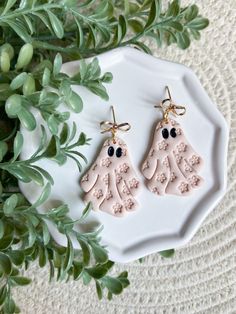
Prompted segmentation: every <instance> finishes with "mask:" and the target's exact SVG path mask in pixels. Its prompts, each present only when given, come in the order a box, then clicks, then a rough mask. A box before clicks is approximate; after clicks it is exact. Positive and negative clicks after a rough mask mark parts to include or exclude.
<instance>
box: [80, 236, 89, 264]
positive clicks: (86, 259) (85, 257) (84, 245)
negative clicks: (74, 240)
mask: <svg viewBox="0 0 236 314" xmlns="http://www.w3.org/2000/svg"><path fill="white" fill-rule="evenodd" d="M78 242H79V244H80V246H81V249H82V252H83V263H84V265H88V263H89V261H90V249H89V246H88V244H87V243H86V242H85V241H84V240H82V239H78Z"/></svg>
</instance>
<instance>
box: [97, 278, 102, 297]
mask: <svg viewBox="0 0 236 314" xmlns="http://www.w3.org/2000/svg"><path fill="white" fill-rule="evenodd" d="M96 291H97V295H98V299H99V300H101V299H102V286H101V285H100V283H99V282H98V281H97V280H96Z"/></svg>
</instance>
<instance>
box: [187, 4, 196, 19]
mask: <svg viewBox="0 0 236 314" xmlns="http://www.w3.org/2000/svg"><path fill="white" fill-rule="evenodd" d="M197 15H198V7H197V6H196V4H193V5H191V6H189V7H188V9H187V11H186V13H185V18H186V20H187V21H188V22H189V21H192V20H193V19H195V18H196V17H197Z"/></svg>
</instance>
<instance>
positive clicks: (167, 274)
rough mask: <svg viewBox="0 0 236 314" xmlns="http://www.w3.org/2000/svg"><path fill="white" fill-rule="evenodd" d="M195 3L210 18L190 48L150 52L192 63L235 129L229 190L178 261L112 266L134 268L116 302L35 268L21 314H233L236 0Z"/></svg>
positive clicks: (20, 296)
mask: <svg viewBox="0 0 236 314" xmlns="http://www.w3.org/2000/svg"><path fill="white" fill-rule="evenodd" d="M190 2H191V3H192V2H194V1H190V0H188V1H187V0H186V1H182V4H187V3H190ZM195 2H196V4H197V5H198V6H199V7H200V10H201V12H202V14H203V15H204V16H206V17H208V18H209V20H210V25H209V27H208V28H207V29H206V30H204V31H203V32H202V37H201V39H200V41H194V42H193V43H192V44H191V46H190V48H189V49H187V50H185V51H183V50H180V49H178V48H177V47H175V46H171V47H169V48H162V49H158V48H156V47H155V48H154V46H153V50H154V55H155V56H157V57H160V58H163V59H167V60H171V61H176V62H180V63H183V64H185V65H187V66H189V67H191V68H192V69H193V70H194V71H195V73H196V74H197V76H198V78H199V79H200V81H201V83H202V84H203V86H204V88H205V89H206V91H207V92H208V94H209V95H210V97H211V99H212V100H213V102H214V103H215V104H217V106H218V108H219V110H220V111H221V113H222V114H223V115H224V117H225V119H226V121H227V123H228V126H229V128H230V130H231V131H230V141H229V151H228V190H227V194H226V195H225V197H224V199H223V200H222V201H221V202H220V204H219V205H218V206H217V208H215V210H214V211H213V212H212V213H211V214H210V215H209V216H208V217H207V219H206V220H205V222H204V223H203V225H202V226H201V228H200V230H199V231H198V232H197V234H196V235H195V236H194V238H193V239H192V241H191V242H190V243H189V244H188V245H186V246H185V247H183V248H179V249H178V250H177V251H176V254H175V256H174V257H173V258H171V259H163V258H161V257H160V255H159V254H158V253H157V254H153V255H150V256H148V257H146V258H144V261H143V263H141V264H140V263H139V262H138V261H137V262H133V263H130V264H128V265H117V266H116V267H115V269H114V271H117V272H120V271H122V270H124V269H127V270H128V271H129V277H130V281H131V285H130V287H129V288H127V289H125V291H124V293H123V294H122V295H120V296H117V297H114V298H113V300H111V301H108V300H106V299H104V300H102V301H98V299H97V296H96V291H95V286H94V284H90V285H89V286H88V287H85V286H83V284H82V282H80V281H78V282H73V281H70V282H69V283H51V284H50V283H48V273H49V270H48V269H47V268H44V269H40V268H39V267H38V266H37V265H36V264H35V265H32V266H31V268H30V270H29V271H27V275H29V276H30V277H31V278H32V284H31V285H29V286H27V287H24V288H20V289H15V292H14V293H15V299H16V302H17V303H18V304H19V305H20V307H21V310H22V313H27V314H32V313H37V314H45V313H47V314H54V313H60V314H74V313H80V314H84V313H86V314H90V313H91V314H97V313H99V314H105V313H128V314H132V313H145V314H149V313H166V314H167V313H181V314H183V313H186V314H191V313H207V314H210V313H236V206H235V205H236V200H235V198H236V193H235V183H236V162H235V156H236V135H235V134H236V110H235V108H236V83H235V82H236V80H235V79H236V74H235V73H236V45H235V43H236V40H235V39H236V36H235V33H236V32H235V25H236V1H235V0H227V1H225V0H217V1H215V0H198V1H195ZM150 45H152V44H151V43H150Z"/></svg>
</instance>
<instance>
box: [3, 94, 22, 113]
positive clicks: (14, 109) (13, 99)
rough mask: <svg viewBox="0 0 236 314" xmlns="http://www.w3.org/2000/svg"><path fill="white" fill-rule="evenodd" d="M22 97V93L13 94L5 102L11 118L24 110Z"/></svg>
mask: <svg viewBox="0 0 236 314" xmlns="http://www.w3.org/2000/svg"><path fill="white" fill-rule="evenodd" d="M21 103H22V98H21V96H20V95H17V94H14V95H11V96H10V97H9V98H8V99H7V101H6V104H5V109H6V113H7V115H8V117H9V118H15V117H17V115H18V113H19V112H20V111H21V110H22V106H21Z"/></svg>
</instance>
